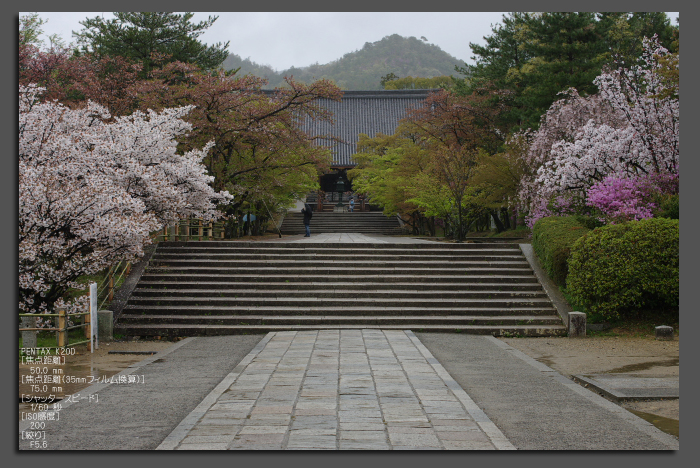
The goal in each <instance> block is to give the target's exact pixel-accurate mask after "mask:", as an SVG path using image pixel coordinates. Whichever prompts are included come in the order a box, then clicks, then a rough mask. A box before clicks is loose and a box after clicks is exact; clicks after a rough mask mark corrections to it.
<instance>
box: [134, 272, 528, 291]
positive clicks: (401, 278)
mask: <svg viewBox="0 0 700 468" xmlns="http://www.w3.org/2000/svg"><path fill="white" fill-rule="evenodd" d="M141 278H142V280H143V281H149V282H165V281H180V280H184V281H187V280H192V281H197V280H201V281H211V280H217V281H220V282H226V281H229V282H232V283H235V282H240V281H243V280H245V281H246V282H248V283H251V284H253V283H277V282H285V281H286V282H290V283H294V282H299V281H305V282H309V283H337V282H343V283H348V284H353V283H366V282H374V283H377V284H382V283H385V284H389V283H394V284H395V283H412V284H414V287H416V286H415V285H420V286H426V285H428V284H433V283H457V284H460V285H467V284H473V283H505V284H510V283H532V282H533V281H537V278H536V277H535V275H534V274H532V272H530V274H529V275H520V274H518V275H513V274H508V275H504V274H500V275H482V274H478V273H474V274H473V275H465V274H460V275H434V274H430V275H421V276H416V275H399V274H392V275H386V274H385V275H377V274H373V275H338V274H337V271H334V272H333V273H332V274H308V275H303V276H301V275H293V276H290V275H288V274H267V275H255V276H247V277H241V276H240V275H238V274H229V273H221V272H219V273H218V274H211V273H192V272H188V273H187V274H181V273H172V272H171V273H164V272H159V273H154V272H152V271H151V272H149V271H147V272H146V273H144V275H143V276H142V277H141Z"/></svg>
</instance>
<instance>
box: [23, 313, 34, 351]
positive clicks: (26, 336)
mask: <svg viewBox="0 0 700 468" xmlns="http://www.w3.org/2000/svg"><path fill="white" fill-rule="evenodd" d="M21 328H36V317H22V327H21ZM22 347H23V348H36V331H23V332H22Z"/></svg>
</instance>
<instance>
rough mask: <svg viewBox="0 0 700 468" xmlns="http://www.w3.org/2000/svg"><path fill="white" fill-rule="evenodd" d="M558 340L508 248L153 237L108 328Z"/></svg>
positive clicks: (530, 279)
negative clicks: (371, 331)
mask: <svg viewBox="0 0 700 468" xmlns="http://www.w3.org/2000/svg"><path fill="white" fill-rule="evenodd" d="M329 328H331V329H340V328H382V329H411V330H414V331H421V330H422V331H440V332H463V333H472V334H493V335H496V336H500V335H504V334H514V335H515V334H518V335H528V336H551V335H564V334H565V327H564V326H563V324H562V321H561V319H560V317H559V315H558V314H557V311H556V309H555V308H554V306H553V305H552V303H551V302H550V300H549V298H548V297H547V295H546V294H545V292H544V291H543V289H542V287H541V285H540V284H539V283H538V281H537V279H536V277H535V275H534V273H533V271H532V269H531V268H530V266H529V264H528V262H527V260H526V259H525V257H524V256H523V254H522V252H521V251H520V249H519V248H518V246H517V245H514V244H487V243H480V244H477V243H465V244H441V243H434V244H432V243H421V244H390V243H385V244H380V243H376V244H374V243H371V244H370V243H354V244H342V243H316V244H315V243H292V242H289V243H282V242H280V243H278V242H223V241H222V242H217V241H209V242H206V241H205V242H161V243H160V244H158V248H157V250H156V252H155V254H154V256H153V257H152V259H151V261H150V264H149V266H148V268H147V269H146V271H145V272H144V274H143V275H142V276H141V278H140V280H139V283H138V285H137V286H136V289H135V290H134V291H133V293H132V295H131V297H130V298H129V300H128V303H127V305H126V307H125V308H124V309H123V311H122V314H121V315H120V316H119V317H118V320H117V324H116V325H115V330H114V332H115V333H117V334H122V335H127V336H135V335H138V336H172V337H175V336H198V335H225V334H237V333H262V332H269V331H277V330H311V329H329Z"/></svg>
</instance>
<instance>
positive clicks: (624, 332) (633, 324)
mask: <svg viewBox="0 0 700 468" xmlns="http://www.w3.org/2000/svg"><path fill="white" fill-rule="evenodd" d="M660 325H667V326H669V327H673V330H674V334H675V336H679V335H680V331H679V320H678V312H677V311H649V312H646V313H644V314H641V315H640V316H639V317H635V318H627V319H624V320H619V321H616V322H613V323H611V324H610V326H611V327H610V328H609V329H608V330H602V331H588V332H587V335H589V336H619V337H629V338H649V339H654V338H655V336H656V330H655V328H656V327H658V326H660Z"/></svg>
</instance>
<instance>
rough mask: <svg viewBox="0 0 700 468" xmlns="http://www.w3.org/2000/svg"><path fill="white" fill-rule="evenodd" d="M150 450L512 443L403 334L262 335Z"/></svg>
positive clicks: (453, 446)
mask: <svg viewBox="0 0 700 468" xmlns="http://www.w3.org/2000/svg"><path fill="white" fill-rule="evenodd" d="M158 449H160V450H172V449H176V450H217V449H218V450H226V449H228V450H239V449H243V450H255V449H258V450H281V449H292V450H293V449H299V450H308V449H340V450H348V449H362V450H392V449H393V450H402V449H419V450H426V449H434V450H440V449H443V450H444V449H457V450H467V449H478V450H489V449H491V450H493V449H500V450H504V449H505V450H513V449H514V447H513V445H512V444H511V443H510V442H509V441H508V440H507V439H506V438H505V436H504V435H503V434H502V433H501V431H500V430H499V429H498V428H497V427H496V426H495V425H494V424H493V422H491V420H490V419H489V418H488V417H487V416H486V414H485V413H484V412H483V411H482V410H481V409H480V408H479V407H478V406H477V405H476V404H475V403H474V402H473V401H472V399H471V398H470V397H469V396H468V395H467V394H466V393H465V392H464V390H462V388H461V387H460V386H459V385H458V384H457V383H456V382H455V381H454V380H453V379H452V378H451V377H450V375H449V374H448V373H447V371H445V369H444V368H443V367H442V366H441V365H440V363H439V362H438V361H437V360H436V359H435V358H434V357H433V356H432V355H431V354H430V352H429V351H428V350H427V348H425V346H423V344H422V343H421V342H420V341H419V340H418V339H417V338H416V336H415V335H414V334H413V333H412V332H411V331H408V330H407V331H399V330H393V331H392V330H320V331H298V332H292V331H288V332H276V333H269V334H268V335H267V336H266V337H265V338H264V339H263V340H262V341H261V342H260V343H258V345H257V346H256V347H255V348H254V349H253V350H252V351H251V352H250V353H249V354H248V355H247V356H246V357H245V358H244V359H243V360H242V361H241V363H240V364H239V365H238V366H237V367H236V368H235V369H234V370H233V371H232V372H231V373H230V374H229V375H228V376H227V377H225V378H224V379H223V381H222V382H221V383H220V384H219V385H218V386H217V387H216V388H215V389H214V390H213V391H212V392H211V393H210V394H209V395H208V396H207V397H206V398H205V399H204V400H203V401H202V403H201V404H200V405H199V406H197V408H195V410H194V411H192V412H191V413H190V414H189V415H188V416H187V417H186V418H185V419H184V420H183V421H182V423H180V425H179V426H178V427H177V428H176V429H175V430H174V431H173V432H172V433H171V434H170V435H169V436H168V437H167V438H166V439H165V440H164V441H163V443H161V444H160V446H159V447H158Z"/></svg>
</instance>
